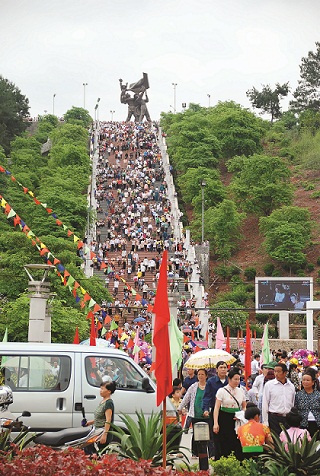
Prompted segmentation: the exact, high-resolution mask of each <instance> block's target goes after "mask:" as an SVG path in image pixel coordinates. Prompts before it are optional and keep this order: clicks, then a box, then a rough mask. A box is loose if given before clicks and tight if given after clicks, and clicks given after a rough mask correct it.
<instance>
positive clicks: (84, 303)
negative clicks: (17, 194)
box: [0, 195, 111, 322]
mask: <svg viewBox="0 0 320 476" xmlns="http://www.w3.org/2000/svg"><path fill="white" fill-rule="evenodd" d="M0 206H1V208H2V209H3V212H4V214H5V215H6V217H7V219H8V220H9V219H10V218H12V219H13V225H14V227H17V226H18V227H19V228H20V231H22V232H23V233H24V234H25V235H26V237H27V238H28V239H29V240H30V241H31V244H32V246H34V247H35V248H37V250H38V251H39V253H40V256H41V257H42V258H43V259H44V260H45V261H46V263H47V264H50V265H53V266H55V272H56V274H57V275H58V276H59V277H60V278H61V282H62V283H63V284H64V286H68V288H69V290H70V292H71V293H72V294H73V296H74V298H75V300H76V303H78V304H79V305H80V307H81V309H84V308H87V309H88V311H89V312H88V315H87V318H88V319H90V318H92V316H93V315H94V313H96V312H100V311H103V310H102V308H101V306H100V305H99V304H98V303H97V302H96V301H95V300H94V299H93V298H92V297H91V296H90V294H89V293H88V291H86V290H85V289H84V288H83V287H82V286H81V285H80V283H78V281H77V280H76V279H75V278H74V277H73V276H72V275H71V274H70V273H69V271H68V270H67V269H66V268H65V267H64V266H63V265H62V264H61V262H60V260H59V259H58V258H56V257H55V256H54V255H53V253H52V252H51V251H50V250H49V248H48V247H47V246H46V245H45V244H44V243H43V242H42V241H41V240H40V239H39V238H38V237H37V236H36V235H35V234H34V233H33V231H32V230H31V229H30V228H29V227H28V225H27V224H26V223H25V222H24V221H23V220H22V218H21V217H20V216H19V215H18V214H17V213H16V212H15V211H14V209H13V208H12V207H11V205H10V204H9V203H8V202H7V201H6V200H5V198H4V197H3V196H2V195H0ZM105 314H106V313H105ZM104 317H106V318H107V317H108V316H107V314H106V315H105V316H104ZM110 321H111V318H110V320H109V322H110Z"/></svg>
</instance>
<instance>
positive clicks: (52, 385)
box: [0, 342, 176, 431]
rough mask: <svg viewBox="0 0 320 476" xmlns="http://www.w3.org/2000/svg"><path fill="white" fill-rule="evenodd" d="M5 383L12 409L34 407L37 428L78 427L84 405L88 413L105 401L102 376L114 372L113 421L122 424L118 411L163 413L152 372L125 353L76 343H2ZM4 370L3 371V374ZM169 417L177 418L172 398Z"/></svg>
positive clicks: (32, 420)
mask: <svg viewBox="0 0 320 476" xmlns="http://www.w3.org/2000/svg"><path fill="white" fill-rule="evenodd" d="M0 368H1V374H2V382H1V380H0V384H1V383H5V384H6V385H9V386H10V387H11V388H12V390H13V400H14V402H13V404H12V405H10V410H11V412H12V413H13V414H15V415H16V416H18V415H20V414H21V413H22V411H23V410H28V411H30V412H31V417H30V418H28V419H26V420H25V421H24V422H25V423H26V424H27V425H28V426H30V427H31V429H32V430H39V431H41V430H59V429H62V428H71V427H79V426H80V424H81V420H82V418H83V416H82V407H84V409H85V414H86V418H87V419H88V420H91V419H93V412H94V410H95V409H96V407H97V406H98V403H99V401H100V394H99V390H100V383H101V381H102V380H101V378H102V379H103V378H104V377H106V376H109V377H111V378H112V380H114V381H115V382H116V383H117V389H116V391H115V393H114V394H113V396H112V398H113V401H114V405H115V420H114V423H115V424H116V425H119V426H123V425H122V422H121V420H120V418H119V414H121V413H126V414H128V415H130V416H131V417H132V418H134V419H135V420H136V414H135V411H136V410H137V411H140V410H143V413H144V415H145V416H146V417H147V416H148V415H150V414H151V413H152V412H158V411H160V410H161V408H160V407H157V406H156V392H155V390H156V386H155V383H154V382H153V381H152V380H151V379H149V377H148V375H147V374H146V373H145V372H144V370H143V369H141V367H139V366H138V365H137V364H136V363H135V362H134V361H133V359H131V358H130V357H129V356H128V355H127V354H126V353H125V352H122V351H120V350H117V349H112V348H99V347H93V346H91V347H90V346H86V345H73V344H70V345H69V344H45V343H43V344H34V343H17V342H7V343H1V342H0ZM1 374H0V375H1ZM167 409H168V413H167V416H168V418H167V422H168V423H169V422H172V421H173V420H174V419H175V416H176V415H175V411H174V408H173V406H172V404H171V402H170V401H169V399H167Z"/></svg>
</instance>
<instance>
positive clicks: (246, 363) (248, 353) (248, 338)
mask: <svg viewBox="0 0 320 476" xmlns="http://www.w3.org/2000/svg"><path fill="white" fill-rule="evenodd" d="M244 371H245V376H246V379H247V378H248V377H249V375H251V333H250V325H249V321H248V320H247V326H246V350H245V360H244Z"/></svg>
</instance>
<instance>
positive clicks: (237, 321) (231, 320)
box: [211, 301, 249, 329]
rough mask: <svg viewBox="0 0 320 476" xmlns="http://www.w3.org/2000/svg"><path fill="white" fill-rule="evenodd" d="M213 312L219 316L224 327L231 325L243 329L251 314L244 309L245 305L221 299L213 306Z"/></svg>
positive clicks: (232, 327)
mask: <svg viewBox="0 0 320 476" xmlns="http://www.w3.org/2000/svg"><path fill="white" fill-rule="evenodd" d="M211 309H212V314H213V316H214V317H215V318H217V317H219V318H220V321H221V325H222V326H223V327H226V326H229V327H230V328H231V329H243V328H245V325H246V320H247V319H248V317H249V314H248V313H247V312H246V311H245V310H242V309H243V306H241V305H239V304H238V303H237V302H234V301H221V302H219V303H216V304H214V305H213V306H211Z"/></svg>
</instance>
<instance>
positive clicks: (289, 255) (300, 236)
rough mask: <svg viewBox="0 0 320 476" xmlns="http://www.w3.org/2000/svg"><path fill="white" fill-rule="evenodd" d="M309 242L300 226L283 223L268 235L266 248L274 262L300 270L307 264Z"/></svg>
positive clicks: (265, 243) (265, 242)
mask: <svg viewBox="0 0 320 476" xmlns="http://www.w3.org/2000/svg"><path fill="white" fill-rule="evenodd" d="M306 245H307V240H306V237H305V234H304V233H303V230H302V227H301V225H299V224H292V223H291V224H288V223H283V224H280V225H279V226H277V227H276V228H274V229H272V230H269V231H268V232H267V233H266V239H265V241H264V246H265V249H266V251H267V253H269V255H270V256H271V258H273V259H274V260H276V261H278V262H279V263H280V264H282V265H285V266H287V267H288V268H290V270H291V269H292V268H295V269H297V268H299V267H301V266H303V265H304V264H305V263H306V255H305V253H304V252H303V250H304V249H305V248H306Z"/></svg>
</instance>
